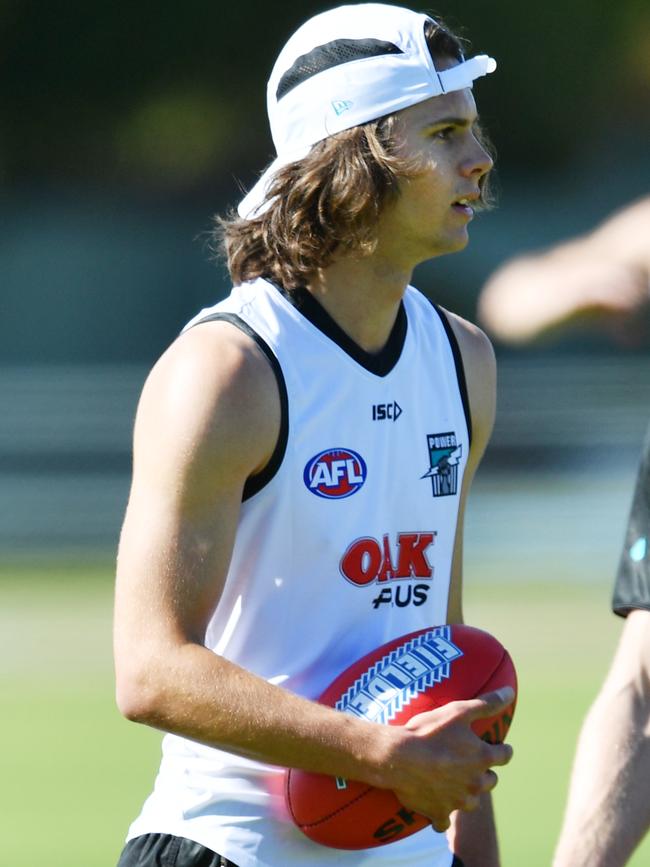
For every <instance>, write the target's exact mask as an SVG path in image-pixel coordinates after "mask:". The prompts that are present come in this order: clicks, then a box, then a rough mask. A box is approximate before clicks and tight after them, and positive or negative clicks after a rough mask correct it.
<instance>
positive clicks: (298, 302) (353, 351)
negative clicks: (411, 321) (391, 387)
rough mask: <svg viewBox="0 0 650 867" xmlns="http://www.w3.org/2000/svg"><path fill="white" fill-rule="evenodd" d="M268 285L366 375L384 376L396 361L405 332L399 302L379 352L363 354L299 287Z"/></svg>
mask: <svg viewBox="0 0 650 867" xmlns="http://www.w3.org/2000/svg"><path fill="white" fill-rule="evenodd" d="M272 285H273V286H275V288H276V289H277V290H278V292H280V293H281V294H282V295H283V296H284V297H285V298H286V299H287V301H289V303H291V304H293V306H294V307H295V308H296V310H298V311H300V313H302V315H303V316H304V317H305V319H308V320H309V321H310V322H311V324H312V325H314V326H315V327H316V328H318V330H319V331H322V332H323V334H324V335H325V336H326V337H329V339H330V340H332V341H333V342H334V343H336V344H337V346H339V347H340V348H341V349H342V350H343V351H344V352H346V353H347V354H348V355H349V356H350V358H352V359H353V360H354V361H356V362H357V364H360V365H361V367H364V368H365V369H366V370H368V371H369V372H370V373H374V374H375V376H387V375H388V374H389V373H390V372H391V370H392V369H393V368H394V367H395V365H396V364H397V362H398V361H399V358H400V355H401V354H402V349H403V348H404V341H405V340H406V332H407V330H408V319H407V316H406V311H405V310H404V304H403V303H401V302H400V305H399V310H398V311H397V318H396V319H395V324H394V325H393V328H392V330H391V332H390V335H389V337H388V340H387V341H386V345H385V346H384V347H383V349H380V350H379V352H366V350H365V349H362V348H361V347H360V346H359V344H358V343H355V342H354V340H352V338H351V337H350V336H349V335H348V334H346V333H345V331H344V330H343V329H342V328H341V326H340V325H338V324H337V323H336V322H335V321H334V319H332V317H331V316H330V314H329V313H328V312H327V310H325V308H324V307H323V306H322V305H321V304H320V303H319V302H318V300H317V299H316V298H315V297H314V296H313V295H312V294H311V292H309V291H308V290H307V289H303V288H300V289H294V290H292V291H291V292H287V291H286V290H285V289H283V288H282V287H281V286H278V285H277V283H273V284H272Z"/></svg>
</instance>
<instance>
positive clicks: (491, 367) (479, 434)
mask: <svg viewBox="0 0 650 867" xmlns="http://www.w3.org/2000/svg"><path fill="white" fill-rule="evenodd" d="M444 312H445V315H446V316H447V318H448V319H449V323H450V325H451V327H452V330H453V332H454V335H455V337H456V340H457V341H458V348H459V350H460V354H461V357H462V360H463V369H464V372H465V380H466V383H467V396H468V399H469V406H470V412H471V415H472V428H473V431H474V441H475V444H476V446H477V448H476V450H475V451H476V453H477V455H478V457H480V455H481V454H482V453H483V451H484V449H485V446H486V445H487V441H488V439H489V437H490V434H491V433H492V428H493V426H494V415H495V411H496V359H495V356H494V349H493V348H492V343H491V342H490V339H489V338H488V336H487V335H486V334H485V332H484V331H482V330H481V329H480V328H479V327H478V326H477V325H474V323H472V322H469V321H468V320H467V319H463V317H462V316H458V315H457V314H456V313H452V312H450V311H448V310H445V311H444Z"/></svg>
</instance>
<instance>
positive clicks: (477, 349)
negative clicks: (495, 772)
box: [447, 313, 500, 867]
mask: <svg viewBox="0 0 650 867" xmlns="http://www.w3.org/2000/svg"><path fill="white" fill-rule="evenodd" d="M447 315H448V317H449V320H450V322H451V324H452V328H453V329H454V334H455V335H456V339H457V340H458V346H459V349H460V352H461V356H462V359H463V367H464V370H465V379H466V383H467V396H468V400H469V406H470V411H471V418H472V448H471V451H470V455H469V460H468V463H467V468H466V470H465V475H464V478H463V489H462V491H461V506H460V511H459V515H458V528H457V532H456V544H455V549H454V561H453V567H452V591H451V593H450V605H449V612H448V620H449V621H450V622H451V623H462V622H463V613H462V559H463V530H464V518H465V507H466V503H467V498H468V496H469V491H470V486H471V483H472V480H473V478H474V475H475V473H476V470H477V469H478V465H479V463H480V461H481V459H482V457H483V455H484V453H485V449H486V448H487V445H488V441H489V439H490V436H491V434H492V428H493V427H494V417H495V412H496V362H495V358H494V351H493V349H492V345H491V343H490V341H489V340H488V338H487V337H486V336H485V334H484V333H483V332H482V331H481V330H480V329H479V328H477V327H476V326H475V325H472V324H471V323H470V322H467V321H466V320H464V319H461V318H460V317H459V316H455V315H454V314H451V313H448V314H447ZM447 836H448V839H449V845H450V848H451V850H452V852H454V854H456V855H457V856H458V857H459V858H460V859H461V860H462V862H463V864H464V865H465V867H499V863H500V862H499V847H498V843H497V833H496V824H495V821H494V811H493V809H492V798H491V796H490V795H489V793H488V794H484V795H482V796H481V797H480V798H479V799H477V809H476V810H474V811H472V812H467V811H462V812H460V811H459V812H456V813H454V814H453V815H452V817H451V825H450V828H449V831H448V835H447Z"/></svg>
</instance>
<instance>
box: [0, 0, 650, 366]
mask: <svg viewBox="0 0 650 867" xmlns="http://www.w3.org/2000/svg"><path fill="white" fill-rule="evenodd" d="M328 5H331V4H322V3H311V2H303V3H286V2H282V3H281V2H265V3H260V2H256V0H251V2H248V3H246V4H243V3H232V2H227V3H223V2H211V3H208V2H205V0H185V2H183V3H182V4H161V3H159V2H155V3H154V2H152V0H137V2H134V3H130V4H126V3H122V2H111V3H108V2H105V0H94V2H88V0H85V2H81V0H68V2H63V0H60V2H50V3H38V2H35V0H22V2H21V0H13V2H12V0H4V2H3V3H1V4H0V66H1V69H2V74H1V75H0V80H1V84H0V88H1V91H2V92H1V94H0V97H1V102H2V114H3V121H2V127H1V130H0V189H1V190H2V199H1V202H0V218H1V219H2V224H3V230H2V233H1V235H0V281H1V283H0V303H1V305H2V309H3V314H2V316H1V318H0V361H4V362H9V363H24V362H30V361H34V362H67V361H81V362H102V361H116V360H117V361H120V360H124V361H136V362H145V361H150V360H151V359H153V358H154V357H155V355H156V354H157V353H158V352H159V351H160V350H161V349H162V348H163V347H164V345H165V344H166V343H167V342H168V341H169V339H171V338H172V337H173V335H174V334H175V333H176V331H177V330H178V328H179V327H181V326H182V324H183V323H184V321H185V320H186V319H187V318H188V317H189V316H191V315H192V314H193V313H194V312H195V311H196V309H197V307H199V306H201V305H203V304H207V303H212V302H213V301H214V300H215V299H216V298H217V297H218V296H220V295H221V294H223V292H224V291H225V289H226V287H227V277H226V275H225V273H224V269H223V267H222V266H219V265H218V264H217V265H215V264H214V263H213V262H211V261H210V256H209V253H208V250H207V246H206V241H207V236H208V231H209V228H210V218H211V215H212V214H213V213H214V212H216V211H222V210H223V209H224V208H225V207H226V206H227V205H228V204H233V203H235V202H236V200H237V198H238V191H239V189H240V184H244V185H249V184H250V182H251V181H252V180H253V179H254V177H255V175H256V173H257V172H258V171H259V170H261V168H262V167H263V166H264V164H265V163H266V162H267V161H268V160H269V159H270V158H271V157H272V155H273V151H272V144H271V140H270V135H269V132H268V125H267V120H266V110H265V85H266V79H267V76H268V73H269V71H270V68H271V65H272V63H273V60H274V58H275V56H276V54H277V52H278V50H279V49H280V47H281V45H282V44H283V42H284V40H285V39H286V37H287V36H288V34H289V33H290V32H291V31H292V30H293V29H294V28H295V26H297V24H299V23H300V22H301V21H302V20H304V19H305V18H306V17H308V16H309V15H310V14H312V13H313V12H316V11H320V10H322V9H324V8H327V6H328ZM418 8H423V7H418ZM424 8H425V9H426V11H429V12H433V13H434V14H436V13H438V14H440V15H442V17H443V18H444V19H445V20H446V21H447V22H448V23H449V24H450V25H451V26H452V27H454V28H455V29H456V30H457V31H460V33H461V34H463V35H465V36H466V37H468V38H469V39H470V42H471V46H472V51H473V52H486V53H490V54H492V55H493V56H495V57H496V58H497V60H498V63H499V67H498V70H497V73H496V74H495V75H493V76H490V77H489V78H487V79H483V80H480V81H479V82H477V85H476V88H475V90H476V95H477V101H478V103H479V109H480V111H481V114H482V116H483V119H484V122H485V124H486V126H487V129H488V131H489V133H490V135H491V136H492V138H493V140H494V142H495V145H496V148H497V151H498V155H499V160H498V180H499V185H500V188H501V196H500V198H501V203H500V207H499V210H498V211H497V212H496V213H494V214H492V215H488V216H487V217H482V218H481V219H480V220H479V221H478V222H477V224H476V225H475V226H474V227H473V242H472V244H471V245H470V248H469V249H468V250H467V251H466V252H465V253H463V254H461V255H460V256H457V257H450V258H449V259H445V260H441V261H440V262H436V263H432V264H430V265H427V266H424V267H423V268H422V269H420V273H419V274H418V280H417V283H418V285H420V287H421V288H423V289H424V290H425V291H427V292H430V293H432V294H435V295H436V296H437V297H438V298H439V299H440V300H441V301H442V302H443V303H446V304H448V305H449V306H451V307H453V308H454V309H457V310H459V312H461V313H465V314H466V315H470V316H471V315H472V312H473V304H474V301H475V298H476V294H477V292H478V290H479V288H480V284H481V282H482V280H483V279H484V278H485V277H486V276H487V274H488V273H489V272H490V271H491V270H492V268H494V267H495V266H496V265H498V264H499V262H500V261H501V260H503V259H504V258H505V257H507V256H508V255H511V254H512V253H514V252H517V251H520V250H522V249H525V248H530V247H537V246H540V245H543V244H545V243H548V242H551V241H554V240H557V239H558V238H560V237H562V236H564V235H566V234H568V233H571V232H575V231H581V230H583V229H587V228H589V227H590V226H591V225H593V224H594V223H595V222H596V221H597V220H598V219H600V218H601V217H603V216H604V215H605V214H606V213H607V212H608V211H609V210H610V209H611V208H612V207H616V206H617V205H620V204H623V203H624V202H625V201H626V200H628V199H629V198H631V197H633V196H635V195H638V194H641V193H644V192H647V190H648V188H649V187H650V169H649V166H648V141H649V132H650V111H649V106H650V4H648V2H647V0H619V2H618V3H616V4H612V3H611V2H605V0H571V2H570V3H566V2H560V0H547V2H546V3H544V4H522V3H521V2H520V0H498V2H492V3H488V2H485V0H464V2H451V0H441V2H439V3H437V4H436V6H435V7H433V8H431V7H424Z"/></svg>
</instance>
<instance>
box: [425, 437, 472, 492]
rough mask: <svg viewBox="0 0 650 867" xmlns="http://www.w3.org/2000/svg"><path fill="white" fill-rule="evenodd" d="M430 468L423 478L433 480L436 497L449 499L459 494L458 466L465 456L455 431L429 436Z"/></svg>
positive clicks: (432, 484)
mask: <svg viewBox="0 0 650 867" xmlns="http://www.w3.org/2000/svg"><path fill="white" fill-rule="evenodd" d="M427 446H428V449H429V462H430V467H429V469H428V470H427V471H426V473H425V474H424V475H423V476H421V477H420V478H422V479H431V488H432V491H433V496H434V497H449V496H451V495H453V494H457V493H458V464H459V462H460V459H461V457H462V456H463V446H462V444H460V445H459V443H458V442H457V440H456V434H455V433H454V432H453V431H447V432H446V433H436V434H427Z"/></svg>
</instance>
